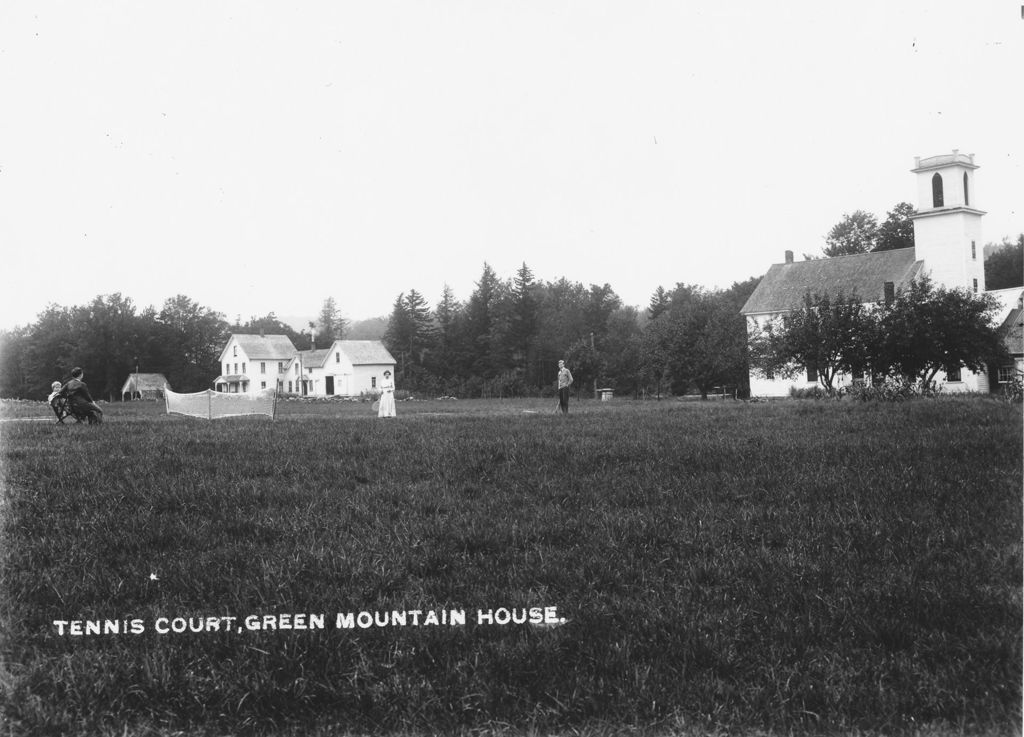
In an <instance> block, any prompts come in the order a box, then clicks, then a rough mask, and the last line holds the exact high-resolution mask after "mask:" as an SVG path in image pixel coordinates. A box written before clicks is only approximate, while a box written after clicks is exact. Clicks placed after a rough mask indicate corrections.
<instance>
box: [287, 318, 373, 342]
mask: <svg viewBox="0 0 1024 737" xmlns="http://www.w3.org/2000/svg"><path fill="white" fill-rule="evenodd" d="M277 319H278V320H280V321H281V322H283V323H284V324H285V325H289V326H291V327H292V328H294V329H295V330H296V331H298V332H309V323H310V322H316V316H315V315H310V316H306V315H279V316H278V318H277ZM387 329H388V318H386V317H369V318H367V319H365V320H352V321H351V322H350V323H349V324H348V325H347V326H346V327H345V338H346V339H348V340H380V339H381V338H383V337H384V331H386V330H387Z"/></svg>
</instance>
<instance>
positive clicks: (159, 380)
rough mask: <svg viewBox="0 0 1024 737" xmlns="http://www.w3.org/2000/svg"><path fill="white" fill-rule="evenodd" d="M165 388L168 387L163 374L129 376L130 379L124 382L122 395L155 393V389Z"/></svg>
mask: <svg viewBox="0 0 1024 737" xmlns="http://www.w3.org/2000/svg"><path fill="white" fill-rule="evenodd" d="M165 386H167V379H166V378H165V377H164V375H163V374H128V378H127V379H125V380H124V386H122V387H121V393H122V394H123V393H124V392H129V391H131V392H144V391H153V390H154V389H163V388H164V387H165Z"/></svg>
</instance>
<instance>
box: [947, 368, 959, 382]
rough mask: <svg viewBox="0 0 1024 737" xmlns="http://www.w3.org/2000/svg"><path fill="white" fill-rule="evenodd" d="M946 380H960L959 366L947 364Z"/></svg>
mask: <svg viewBox="0 0 1024 737" xmlns="http://www.w3.org/2000/svg"><path fill="white" fill-rule="evenodd" d="M946 381H961V379H960V367H959V366H948V367H947V368H946Z"/></svg>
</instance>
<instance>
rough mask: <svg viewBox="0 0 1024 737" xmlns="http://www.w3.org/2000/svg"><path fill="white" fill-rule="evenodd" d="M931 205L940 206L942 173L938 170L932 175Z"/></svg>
mask: <svg viewBox="0 0 1024 737" xmlns="http://www.w3.org/2000/svg"><path fill="white" fill-rule="evenodd" d="M932 207H942V175H941V174H939V173H938V172H935V176H933V177H932Z"/></svg>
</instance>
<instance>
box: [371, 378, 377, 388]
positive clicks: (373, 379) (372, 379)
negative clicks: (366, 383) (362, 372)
mask: <svg viewBox="0 0 1024 737" xmlns="http://www.w3.org/2000/svg"><path fill="white" fill-rule="evenodd" d="M370 388H371V389H376V388H377V377H376V376H371V377H370Z"/></svg>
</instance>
